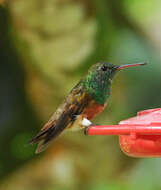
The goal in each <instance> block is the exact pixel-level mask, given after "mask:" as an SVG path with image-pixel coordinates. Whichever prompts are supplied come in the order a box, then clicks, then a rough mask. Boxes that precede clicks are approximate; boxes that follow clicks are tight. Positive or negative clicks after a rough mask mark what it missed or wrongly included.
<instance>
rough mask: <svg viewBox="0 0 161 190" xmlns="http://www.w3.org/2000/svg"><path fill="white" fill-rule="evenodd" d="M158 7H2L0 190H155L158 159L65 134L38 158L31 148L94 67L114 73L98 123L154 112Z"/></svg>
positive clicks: (40, 2) (23, 2) (109, 2)
mask: <svg viewBox="0 0 161 190" xmlns="http://www.w3.org/2000/svg"><path fill="white" fill-rule="evenodd" d="M160 18H161V1H158V0H148V1H147V0H142V1H139V0H133V1H131V0H93V1H90V0H75V1H73V0H45V1H44V0H14V1H2V0H1V1H0V65H1V67H0V87H1V90H0V150H1V153H0V189H2V190H52V189H54V190H76V189H81V190H82V189H86V190H136V189H142V190H159V189H161V182H160V179H161V160H160V159H159V158H157V159H156V158H155V159H134V158H129V157H127V156H125V155H124V154H123V153H122V152H121V150H120V148H119V145H118V139H117V137H105V136H97V137H96V136H92V137H90V136H84V135H83V133H82V132H75V133H68V132H67V133H65V134H63V135H62V136H61V137H59V138H58V139H57V140H56V141H55V142H54V144H53V146H51V147H50V148H49V149H48V150H47V151H45V152H44V153H42V154H39V155H35V154H34V151H35V148H36V147H35V146H31V145H28V141H29V140H30V139H31V138H32V137H33V136H34V135H35V134H36V133H37V132H38V130H39V129H40V128H41V127H42V126H43V124H44V123H45V122H46V121H47V120H48V119H49V117H50V116H51V114H52V113H53V112H54V111H55V109H56V108H57V106H58V105H59V104H60V103H61V102H62V100H63V98H64V97H65V95H66V94H67V93H68V92H69V91H70V89H71V88H72V87H73V86H74V85H75V84H76V83H77V81H78V80H79V79H80V78H81V77H82V76H83V75H84V74H85V73H86V72H87V69H88V68H89V67H90V66H91V65H92V64H94V63H96V62H98V61H105V62H112V63H114V64H118V65H119V64H125V63H133V62H139V61H147V62H148V63H149V64H148V65H147V66H146V67H144V68H143V67H141V68H137V69H128V70H126V71H123V72H120V74H119V75H118V76H117V77H116V79H115V80H114V82H113V88H112V95H111V98H110V102H109V103H108V108H107V109H105V111H104V112H103V113H102V114H100V115H99V116H98V117H97V118H96V119H95V121H94V122H95V123H100V124H116V123H118V121H120V120H123V119H125V118H128V117H131V116H134V115H136V112H137V111H140V110H143V109H149V108H156V107H160V100H161V89H160V81H161V77H160V76H161V74H160V73H161V63H160V62H161V22H160Z"/></svg>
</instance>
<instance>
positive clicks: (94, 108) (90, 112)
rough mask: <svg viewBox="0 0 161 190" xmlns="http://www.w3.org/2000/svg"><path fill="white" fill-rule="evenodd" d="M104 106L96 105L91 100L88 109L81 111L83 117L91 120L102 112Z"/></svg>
mask: <svg viewBox="0 0 161 190" xmlns="http://www.w3.org/2000/svg"><path fill="white" fill-rule="evenodd" d="M105 106H106V105H100V104H98V103H96V102H95V101H94V100H92V101H91V102H90V103H89V105H88V107H87V108H86V109H85V110H84V111H83V113H82V114H83V115H84V117H86V118H87V119H89V120H92V119H93V118H94V117H95V116H96V115H97V114H98V113H100V112H101V111H103V109H104V108H105Z"/></svg>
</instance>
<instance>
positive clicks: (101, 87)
mask: <svg viewBox="0 0 161 190" xmlns="http://www.w3.org/2000/svg"><path fill="white" fill-rule="evenodd" d="M82 82H83V85H84V86H85V89H86V90H87V92H88V93H89V94H90V96H91V97H92V98H93V99H94V100H95V101H96V102H97V103H99V104H101V105H104V104H105V103H106V101H107V99H108V98H109V96H110V89H111V80H110V79H109V75H97V74H96V73H94V72H90V73H89V74H88V75H87V77H86V78H85V79H84V80H83V81H82Z"/></svg>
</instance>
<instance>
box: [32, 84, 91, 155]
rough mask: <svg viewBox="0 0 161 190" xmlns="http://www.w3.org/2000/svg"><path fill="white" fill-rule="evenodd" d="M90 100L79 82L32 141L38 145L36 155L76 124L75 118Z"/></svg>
mask: <svg viewBox="0 0 161 190" xmlns="http://www.w3.org/2000/svg"><path fill="white" fill-rule="evenodd" d="M89 98H90V97H89V95H88V94H87V93H86V92H85V91H84V88H83V86H81V85H80V82H79V83H78V84H77V85H76V87H74V88H73V89H72V91H71V92H70V93H69V95H68V96H67V98H66V99H65V101H64V102H63V104H62V105H61V106H60V107H59V108H58V109H57V111H56V112H55V113H54V114H53V116H52V117H51V119H50V120H49V121H48V123H47V124H46V125H45V126H44V127H43V128H42V129H41V131H40V132H39V133H38V134H37V135H36V137H34V138H33V139H32V140H31V141H30V143H38V147H37V150H36V153H39V152H42V151H44V150H45V149H46V148H47V147H48V145H49V144H50V143H51V142H52V140H53V139H54V138H55V137H57V136H58V135H59V134H60V133H61V132H62V131H63V130H64V129H65V128H66V127H67V126H69V125H71V124H72V122H74V116H76V115H80V114H81V113H82V111H83V110H84V108H85V107H87V105H88V102H89Z"/></svg>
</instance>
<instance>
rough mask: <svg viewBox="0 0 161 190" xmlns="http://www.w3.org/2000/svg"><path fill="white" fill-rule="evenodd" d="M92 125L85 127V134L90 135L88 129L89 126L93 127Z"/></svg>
mask: <svg viewBox="0 0 161 190" xmlns="http://www.w3.org/2000/svg"><path fill="white" fill-rule="evenodd" d="M91 126H92V125H90V126H88V127H85V129H84V134H85V135H88V130H89V128H90V127H91Z"/></svg>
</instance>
